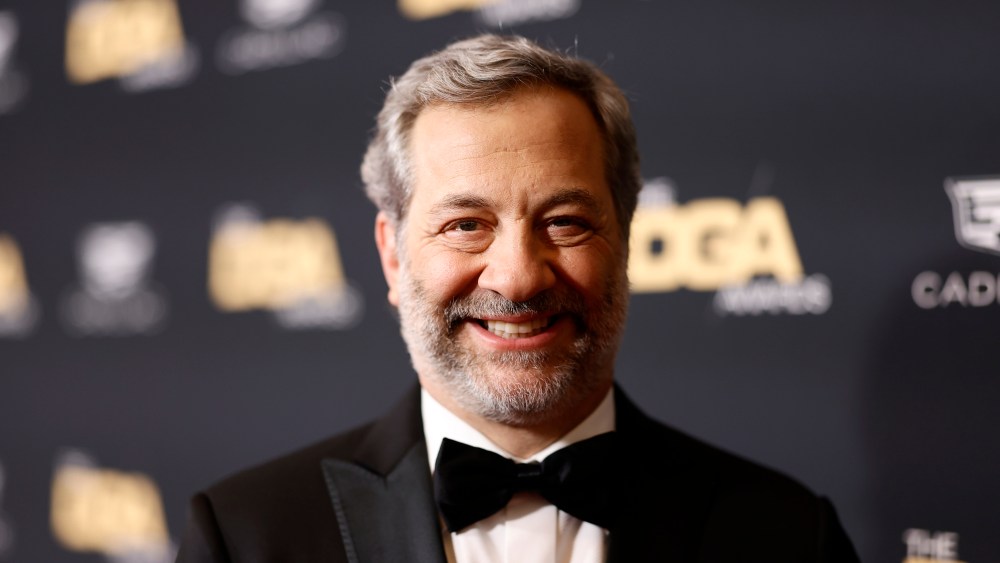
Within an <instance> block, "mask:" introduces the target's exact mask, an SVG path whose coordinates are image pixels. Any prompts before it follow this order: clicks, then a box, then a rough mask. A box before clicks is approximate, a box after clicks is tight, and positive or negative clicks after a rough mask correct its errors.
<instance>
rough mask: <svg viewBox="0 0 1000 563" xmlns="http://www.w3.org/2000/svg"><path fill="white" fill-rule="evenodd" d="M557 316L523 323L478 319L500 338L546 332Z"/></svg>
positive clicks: (481, 324)
mask: <svg viewBox="0 0 1000 563" xmlns="http://www.w3.org/2000/svg"><path fill="white" fill-rule="evenodd" d="M554 318H555V317H540V318H537V319H532V320H530V321H527V322H523V323H509V322H505V321H494V320H489V319H486V320H484V319H476V322H477V323H479V326H481V327H483V328H485V329H486V330H488V331H490V332H492V333H493V334H495V335H497V336H499V337H500V338H507V339H511V338H528V337H531V336H535V335H537V334H541V333H543V332H545V329H547V328H549V327H550V326H552V320H553V319H554Z"/></svg>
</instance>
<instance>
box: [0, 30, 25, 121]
mask: <svg viewBox="0 0 1000 563" xmlns="http://www.w3.org/2000/svg"><path fill="white" fill-rule="evenodd" d="M17 38H18V25H17V18H16V17H14V13H13V12H11V11H0V114H4V113H9V112H12V111H14V110H15V109H17V106H18V105H19V104H20V102H21V100H23V99H24V95H25V93H27V91H28V79H27V78H25V77H24V75H23V74H22V73H21V72H19V71H18V70H17V69H16V68H15V66H14V53H15V51H16V48H17Z"/></svg>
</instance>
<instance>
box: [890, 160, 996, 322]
mask: <svg viewBox="0 0 1000 563" xmlns="http://www.w3.org/2000/svg"><path fill="white" fill-rule="evenodd" d="M944 188H945V192H947V194H948V198H949V199H950V200H951V206H952V212H953V217H954V222H955V238H957V239H958V243H959V244H961V245H962V246H964V247H965V248H968V249H970V250H975V251H977V252H983V253H987V254H997V255H1000V177H998V176H992V177H979V178H949V179H947V180H945V184H944ZM910 296H911V297H912V298H913V302H914V303H915V304H916V305H917V306H918V307H920V308H921V309H937V308H941V307H948V306H949V305H956V306H959V307H973V308H978V307H987V306H989V305H994V304H998V303H1000V273H998V272H988V271H983V270H977V271H973V272H968V273H963V272H957V271H955V272H950V273H947V274H943V273H939V272H935V271H933V270H926V271H923V272H920V273H919V274H917V275H916V276H915V277H914V278H913V283H912V284H911V285H910Z"/></svg>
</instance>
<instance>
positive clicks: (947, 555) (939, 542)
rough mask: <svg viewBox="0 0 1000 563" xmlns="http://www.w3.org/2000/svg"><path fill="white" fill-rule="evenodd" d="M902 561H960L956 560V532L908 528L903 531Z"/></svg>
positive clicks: (905, 562)
mask: <svg viewBox="0 0 1000 563" xmlns="http://www.w3.org/2000/svg"><path fill="white" fill-rule="evenodd" d="M903 543H905V544H906V559H904V560H903V563H962V562H961V561H959V560H958V534H956V533H955V532H934V533H931V532H929V531H927V530H920V529H917V528H910V529H909V530H906V531H905V532H903Z"/></svg>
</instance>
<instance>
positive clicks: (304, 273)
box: [208, 205, 363, 329]
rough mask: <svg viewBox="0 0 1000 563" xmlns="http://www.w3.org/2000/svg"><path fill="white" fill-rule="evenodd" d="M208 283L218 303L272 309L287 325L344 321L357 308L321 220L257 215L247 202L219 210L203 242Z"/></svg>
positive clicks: (355, 316)
mask: <svg viewBox="0 0 1000 563" xmlns="http://www.w3.org/2000/svg"><path fill="white" fill-rule="evenodd" d="M208 288H209V294H210V296H211V298H212V301H213V302H214V303H215V305H216V307H218V308H219V309H220V310H222V311H226V312H241V311H251V310H255V309H262V310H267V311H271V312H273V313H274V315H275V318H276V320H277V321H278V324H280V325H281V326H283V327H285V328H291V329H297V328H332V329H342V328H350V327H351V326H353V325H354V324H355V323H356V322H357V321H358V320H359V319H360V318H361V313H362V308H363V307H362V305H363V301H362V297H361V293H360V292H359V291H358V290H357V289H355V288H354V287H352V286H351V284H350V283H349V282H348V281H347V279H346V278H345V276H344V271H343V266H342V265H341V260H340V251H339V250H338V247H337V239H336V236H335V235H334V232H333V230H332V229H331V228H330V227H329V226H328V225H327V224H326V223H325V222H323V221H321V220H320V219H303V220H292V219H270V220H268V221H263V220H261V219H260V217H259V214H258V213H257V211H256V210H255V209H254V208H252V207H250V206H247V205H232V206H229V207H227V208H225V209H224V210H223V211H222V212H221V213H220V214H219V219H218V221H217V223H216V226H215V229H214V234H213V236H212V243H211V248H210V249H209V280H208Z"/></svg>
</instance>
